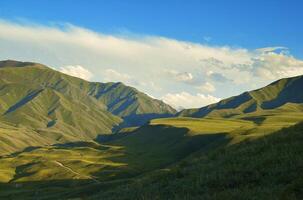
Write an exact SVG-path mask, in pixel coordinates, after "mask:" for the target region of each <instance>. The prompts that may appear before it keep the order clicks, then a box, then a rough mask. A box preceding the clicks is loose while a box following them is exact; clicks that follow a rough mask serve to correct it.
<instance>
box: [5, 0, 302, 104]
mask: <svg viewBox="0 0 303 200" xmlns="http://www.w3.org/2000/svg"><path fill="white" fill-rule="evenodd" d="M302 9H303V2H302V1H299V0H287V1H286V0H267V1H261V0H256V1H243V0H241V1H240V0H230V1H223V0H221V1H219V0H211V1H210V0H209V1H207V0H204V1H202V0H187V1H170V0H167V1H157V0H154V1H135V0H128V1H127V0H124V1H122V0H121V1H117V0H112V1H101V0H99V1H97V0H96V1H94V0H89V1H84V0H83V1H81V0H79V1H72V0H52V1H46V0H39V1H37V0H27V1H19V0H3V1H0V59H1V60H4V59H15V60H21V61H34V62H40V63H43V64H46V65H48V66H50V67H52V68H54V69H56V70H59V71H61V72H63V73H66V74H70V75H72V76H77V77H80V78H83V79H86V80H89V81H99V82H117V81H119V82H123V83H125V84H127V85H130V86H133V87H136V88H137V89H139V90H140V91H142V92H145V93H147V94H148V95H150V96H152V97H154V98H158V99H162V100H163V101H165V102H166V103H168V104H170V105H172V106H173V107H175V108H177V109H181V108H193V107H202V106H205V105H208V104H210V103H214V102H217V101H219V100H220V99H223V98H226V97H229V96H233V95H238V94H240V93H242V92H244V91H247V90H253V89H257V88H259V87H262V86H265V85H266V84H269V83H270V82H272V81H275V80H277V79H280V78H285V77H291V76H296V75H301V74H303V45H302V44H303V37H302V36H303V26H302V25H303V23H302V19H303V12H302Z"/></svg>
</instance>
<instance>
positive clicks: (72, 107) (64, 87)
mask: <svg viewBox="0 0 303 200" xmlns="http://www.w3.org/2000/svg"><path fill="white" fill-rule="evenodd" d="M174 112H175V110H174V109H172V108H171V107H170V106H168V105H166V104H164V103H163V102H161V101H159V100H155V99H152V98H150V97H148V96H147V95H145V94H143V93H141V92H139V91H137V90H136V89H134V88H132V87H128V86H125V85H123V84H122V83H92V82H88V81H85V80H82V79H79V78H75V77H71V76H68V75H65V74H62V73H60V72H57V71H55V70H53V69H50V68H48V67H46V66H44V65H41V64H37V63H31V62H18V61H10V60H8V61H2V62H0V113H1V116H0V122H2V123H3V124H5V125H2V124H0V126H1V127H2V128H3V130H5V129H8V127H14V128H11V130H14V129H18V130H19V129H27V131H23V132H26V133H27V134H29V136H28V137H31V138H33V139H32V141H35V140H37V142H32V141H31V142H29V143H31V144H30V145H31V146H33V145H35V144H36V145H41V144H52V143H55V142H68V141H79V140H90V139H94V138H96V136H97V135H98V134H109V133H111V132H112V130H113V128H114V127H117V126H118V125H119V124H121V123H122V122H123V119H122V118H121V117H123V118H128V117H130V116H135V115H151V114H155V115H157V116H158V115H171V114H173V113H174ZM141 123H142V122H141ZM1 127H0V130H1ZM0 132H1V131H0ZM4 132H8V131H4ZM23 136H24V137H25V136H26V134H24V133H22V131H19V133H18V134H0V139H1V141H8V142H6V144H7V143H12V144H14V142H12V141H13V140H15V139H16V138H17V137H18V140H20V142H21V141H26V140H23V139H22V137H23ZM41 138H43V140H41ZM39 141H40V142H39ZM41 141H42V142H41ZM22 143H23V144H20V145H14V146H18V148H19V147H20V146H21V147H26V146H28V145H29V144H27V143H28V142H22ZM10 146H12V145H10ZM16 148H17V147H16ZM12 149H14V148H12Z"/></svg>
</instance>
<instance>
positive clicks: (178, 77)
mask: <svg viewBox="0 0 303 200" xmlns="http://www.w3.org/2000/svg"><path fill="white" fill-rule="evenodd" d="M164 73H166V74H167V75H168V78H172V79H174V80H175V81H178V82H191V81H192V80H193V78H194V76H193V75H192V74H191V73H189V72H178V71H176V70H164Z"/></svg>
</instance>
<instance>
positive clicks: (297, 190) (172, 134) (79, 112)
mask: <svg viewBox="0 0 303 200" xmlns="http://www.w3.org/2000/svg"><path fill="white" fill-rule="evenodd" d="M10 62H12V61H10ZM23 65H24V66H23ZM1 66H4V67H1V68H0V76H1V78H0V80H1V86H2V87H1V89H0V94H1V95H0V99H1V103H0V105H1V109H2V110H1V113H3V114H2V116H1V120H0V153H2V155H0V163H1V165H0V187H1V188H4V189H3V190H1V191H0V199H22V200H24V199H33V198H38V199H79V198H81V199H288V198H287V197H291V199H302V197H303V192H302V190H301V188H302V183H303V181H302V178H301V177H302V175H301V170H300V169H301V166H302V159H301V158H302V152H303V151H302V147H303V146H302V144H301V143H302V142H301V141H302V134H301V133H302V130H303V126H302V124H300V122H302V121H303V112H302V111H303V109H302V103H300V102H301V100H302V92H301V90H300V85H302V84H301V83H302V82H301V80H302V78H301V77H294V78H289V79H282V80H280V81H277V82H275V83H272V84H271V85H269V86H266V87H264V88H261V89H259V90H255V91H251V92H246V93H244V94H242V95H240V96H237V97H232V98H229V99H226V100H223V101H221V102H219V103H218V104H213V105H210V106H208V107H207V108H208V109H211V108H213V110H210V112H209V113H207V114H206V115H199V116H197V117H195V118H193V117H181V116H178V117H169V118H160V119H153V120H151V121H149V122H148V123H145V124H144V125H143V126H140V127H124V128H121V129H119V130H118V131H117V132H115V134H110V133H111V128H114V127H116V126H118V124H121V123H123V121H122V120H123V119H126V117H128V116H132V115H135V116H137V117H139V116H143V115H150V113H147V114H145V113H144V112H143V109H141V110H138V109H121V111H122V110H123V112H120V110H119V109H118V110H117V109H115V106H113V107H111V106H108V105H109V104H110V103H109V102H112V100H115V99H117V98H118V99H119V98H120V96H119V95H117V94H116V92H114V91H115V90H116V91H117V92H118V93H119V92H120V93H121V94H123V95H126V96H127V92H125V94H124V93H123V92H122V91H133V92H136V91H137V90H135V89H132V88H129V87H128V88H126V89H123V85H122V84H121V83H108V84H103V83H90V82H87V81H84V80H81V79H77V78H74V77H70V76H67V75H64V74H61V73H59V72H56V71H54V70H52V69H49V68H47V67H46V66H43V65H40V64H35V63H30V64H29V63H26V64H22V63H21V64H20V63H17V64H15V65H14V66H13V67H12V64H9V65H8V64H2V65H1ZM19 70H20V71H19ZM40 79H41V80H40ZM125 87H126V86H125ZM108 88H111V89H108ZM118 88H119V90H117V89H118ZM7 94H9V95H7ZM105 94H106V95H107V96H103V95H105ZM115 95H117V96H115ZM134 95H135V96H137V97H140V95H139V94H137V93H134ZM102 96H103V97H102ZM114 96H115V98H113V97H114ZM130 96H133V94H132V95H130ZM143 96H144V95H143ZM111 97H112V98H111ZM145 97H146V96H145ZM140 98H141V97H140ZM146 98H149V97H148V96H147V97H146ZM136 100H137V101H135V102H141V101H139V100H138V99H136ZM151 100H152V99H151ZM114 102H118V101H114ZM124 102H129V101H127V98H126V99H125V101H124ZM131 102H133V101H131ZM143 102H144V101H143ZM153 102H154V101H152V102H151V103H153ZM157 102H158V101H157ZM125 104H126V105H134V104H133V103H125ZM254 104H256V106H252V105H254ZM113 105H115V103H113ZM119 105H120V104H117V107H119ZM155 105H156V104H155ZM145 106H148V103H146V104H145V105H144V106H142V107H141V108H143V107H145ZM254 107H255V109H254ZM122 108H124V106H122ZM146 108H147V107H146ZM248 108H249V109H248ZM118 111H119V112H118ZM144 111H145V110H144ZM157 111H158V112H159V110H157ZM140 113H143V114H140ZM168 113H169V112H168ZM193 113H194V112H193ZM113 114H115V115H113ZM162 114H163V113H161V112H160V113H158V115H162ZM118 115H119V116H118ZM88 117H90V119H86V118H88ZM91 120H95V121H91ZM100 120H101V121H100ZM298 123H299V124H298ZM296 124H297V125H296ZM75 127H76V128H75ZM94 130H95V131H96V132H94ZM106 130H107V131H108V132H106ZM91 133H92V134H91ZM93 133H97V134H93ZM98 133H104V134H107V135H106V136H104V135H98ZM95 137H97V138H96V140H92V138H95ZM99 137H101V140H98V139H100V138H99ZM103 137H105V140H104V138H103ZM102 139H103V140H102ZM100 141H101V142H100ZM20 147H23V148H22V149H21V148H20ZM25 147H26V148H25ZM17 150H18V151H17ZM3 152H5V153H6V155H3ZM8 152H9V153H10V154H7V153H8Z"/></svg>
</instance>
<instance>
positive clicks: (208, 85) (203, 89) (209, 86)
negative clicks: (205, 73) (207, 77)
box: [197, 82, 216, 92]
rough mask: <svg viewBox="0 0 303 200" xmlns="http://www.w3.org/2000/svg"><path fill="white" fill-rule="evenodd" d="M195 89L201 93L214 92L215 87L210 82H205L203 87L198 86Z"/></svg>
mask: <svg viewBox="0 0 303 200" xmlns="http://www.w3.org/2000/svg"><path fill="white" fill-rule="evenodd" d="M197 89H198V90H200V91H201V92H214V91H215V90H216V87H215V86H214V85H213V84H211V83H210V82H206V83H204V84H203V85H200V86H198V87H197Z"/></svg>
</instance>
